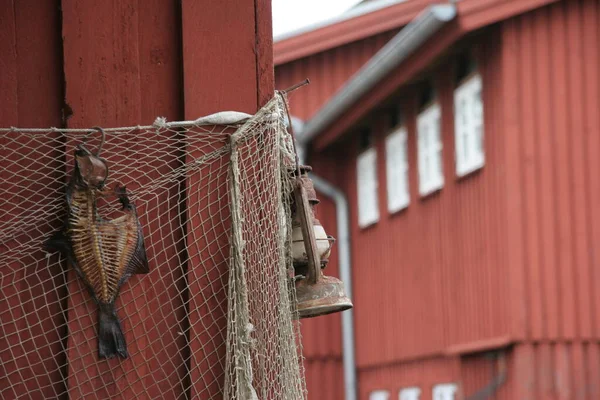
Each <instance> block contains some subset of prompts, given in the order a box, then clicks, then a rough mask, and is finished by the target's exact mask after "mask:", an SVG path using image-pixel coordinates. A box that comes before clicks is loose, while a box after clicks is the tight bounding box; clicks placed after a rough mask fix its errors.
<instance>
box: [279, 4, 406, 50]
mask: <svg viewBox="0 0 600 400" xmlns="http://www.w3.org/2000/svg"><path fill="white" fill-rule="evenodd" d="M406 1H407V0H379V1H374V2H370V3H364V4H359V5H356V6H355V7H354V8H350V9H349V10H347V11H345V12H343V13H341V14H340V15H336V16H335V17H332V18H328V19H326V20H323V21H320V22H317V23H314V24H310V25H306V26H303V27H302V28H298V29H294V30H292V31H290V32H286V33H281V34H279V35H275V36H273V43H278V42H282V41H284V40H287V39H291V38H293V37H297V36H300V35H302V34H305V33H308V32H311V31H314V30H316V29H321V28H324V27H326V26H331V25H334V24H337V23H340V22H343V21H347V20H349V19H352V18H357V17H360V16H362V15H365V14H369V13H372V12H375V11H378V10H381V9H382V8H386V7H390V6H393V5H395V4H398V3H404V2H406Z"/></svg>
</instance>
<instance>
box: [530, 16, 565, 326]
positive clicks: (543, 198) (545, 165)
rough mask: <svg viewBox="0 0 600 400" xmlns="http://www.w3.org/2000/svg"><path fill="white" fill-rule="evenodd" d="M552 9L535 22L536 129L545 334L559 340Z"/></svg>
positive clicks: (538, 17) (537, 17)
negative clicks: (537, 137)
mask: <svg viewBox="0 0 600 400" xmlns="http://www.w3.org/2000/svg"><path fill="white" fill-rule="evenodd" d="M548 17H549V13H548V10H542V11H540V12H539V13H538V14H537V16H536V18H535V20H534V26H535V29H534V34H535V43H536V46H535V49H534V52H535V60H536V64H537V65H540V66H543V67H542V68H538V69H537V72H536V75H535V79H536V85H535V90H536V98H537V100H538V104H537V110H538V112H537V116H536V119H537V121H536V126H537V127H538V129H539V132H540V140H539V148H538V153H539V160H540V165H541V166H542V167H541V168H540V179H539V190H540V193H541V195H540V203H539V206H540V214H539V215H540V218H539V221H538V224H539V225H540V235H541V238H540V240H541V244H540V245H541V248H542V252H541V257H540V261H541V262H542V265H543V266H544V269H543V271H542V274H543V276H542V281H541V286H542V288H543V302H544V307H543V310H544V314H543V318H542V321H543V322H544V324H545V335H546V336H547V337H549V338H556V337H557V335H558V329H559V324H560V322H559V314H558V302H559V300H560V299H559V297H558V296H557V295H556V293H557V292H558V276H557V273H556V263H557V261H556V257H555V256H554V253H553V251H554V249H555V248H556V230H555V226H554V218H555V215H556V200H555V197H556V196H554V193H555V190H556V189H555V187H556V182H555V179H554V170H555V169H556V168H557V166H556V165H555V162H554V160H555V155H554V151H555V150H554V143H553V141H552V140H550V138H551V130H552V106H551V89H550V88H551V83H552V80H551V77H550V69H549V68H548V66H549V65H550V53H549V50H550V48H551V40H552V35H551V32H550V29H549V21H548Z"/></svg>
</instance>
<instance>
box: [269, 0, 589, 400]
mask: <svg viewBox="0 0 600 400" xmlns="http://www.w3.org/2000/svg"><path fill="white" fill-rule="evenodd" d="M365 43H366V42H365ZM598 43H600V4H598V2H597V1H594V0H578V1H562V2H558V3H556V4H553V5H551V6H547V7H544V8H540V9H537V10H534V11H531V12H529V13H526V14H523V15H521V16H518V17H514V18H511V19H509V20H506V21H503V22H501V23H499V24H496V25H495V26H492V27H488V28H486V30H485V31H483V32H482V34H481V35H479V36H478V37H472V38H467V39H465V42H464V44H466V45H471V46H473V47H474V48H479V50H478V54H479V68H480V71H481V73H482V74H483V79H484V89H483V90H484V107H485V110H484V115H485V151H486V165H485V167H484V168H483V169H482V170H481V171H478V172H476V173H474V174H471V175H470V176H467V177H465V178H461V179H457V178H456V176H455V173H454V132H453V124H454V123H453V115H452V89H453V87H452V84H451V76H450V75H451V68H450V66H451V63H450V60H449V59H445V60H444V59H442V60H438V61H441V62H440V63H439V64H436V65H438V66H437V67H435V68H434V69H430V70H429V72H428V73H430V74H431V76H433V77H434V81H435V83H436V88H437V90H438V93H439V101H440V102H441V105H442V121H443V140H444V149H443V157H444V173H445V182H446V183H445V186H444V188H443V189H442V190H441V191H440V192H439V193H437V194H434V195H430V196H427V197H426V198H420V197H419V196H418V186H417V184H418V177H417V168H416V163H417V159H416V138H415V102H416V95H415V94H416V91H417V90H418V85H413V84H410V85H408V86H405V87H403V88H400V91H399V97H398V101H400V102H401V104H402V105H403V111H404V112H405V115H406V117H407V128H408V130H409V139H408V146H409V168H410V169H409V171H410V172H409V175H410V192H411V204H410V206H409V207H408V209H406V210H404V211H401V212H399V213H397V214H394V215H389V214H388V213H387V204H386V187H385V185H386V180H385V155H384V137H385V134H386V127H385V117H384V116H383V114H382V113H381V112H380V111H378V110H374V112H373V113H371V114H370V116H367V117H366V118H367V119H365V120H363V122H369V123H370V124H371V126H372V127H373V129H374V137H375V146H376V148H377V151H378V177H379V202H380V204H379V208H380V214H381V218H380V221H379V222H378V223H377V224H376V225H375V226H372V227H370V228H367V229H359V228H358V226H357V223H356V221H357V205H356V196H357V194H356V164H355V163H356V155H357V153H358V150H357V145H356V143H355V139H354V138H353V137H352V136H351V135H348V134H346V135H345V136H344V138H342V139H340V140H338V141H337V142H336V143H335V144H334V145H333V146H329V147H328V148H327V150H325V151H324V152H320V153H313V154H312V160H310V161H311V162H312V164H313V165H314V166H315V167H317V168H316V172H317V173H319V174H322V175H327V177H328V178H329V179H330V180H332V182H333V183H334V184H336V185H338V186H339V187H341V188H342V189H343V190H344V191H345V192H346V194H347V195H348V198H349V201H350V210H351V226H352V232H351V237H352V248H353V252H352V258H353V281H354V304H355V325H356V330H355V332H356V340H357V344H356V349H357V364H358V371H359V388H360V393H361V398H366V396H367V394H368V393H369V392H370V391H371V390H375V389H388V390H392V389H393V390H394V391H395V390H397V389H398V388H399V387H401V386H403V385H405V384H406V385H414V384H415V382H417V383H418V382H421V385H423V386H422V389H423V392H424V394H426V397H424V399H428V398H429V397H427V396H430V389H431V387H430V386H428V385H431V383H429V382H434V383H440V382H443V381H444V379H453V380H456V381H458V382H460V383H461V384H462V390H464V392H465V394H467V395H468V394H472V393H473V392H474V391H476V390H478V389H479V388H480V387H481V386H483V385H485V384H486V383H487V381H488V380H489V378H490V374H488V372H489V371H490V370H491V367H490V366H489V365H487V361H486V360H484V359H482V358H481V357H473V358H471V357H469V358H465V359H463V360H462V361H460V362H453V361H452V359H448V358H444V357H443V356H442V353H443V351H444V349H446V348H448V346H451V345H457V344H465V343H469V342H472V341H476V340H482V339H491V338H499V337H508V338H511V339H513V340H516V341H518V342H520V343H522V344H518V345H517V346H515V347H514V350H513V351H512V352H511V353H510V355H509V359H508V369H509V372H508V374H509V378H508V381H507V382H506V384H505V385H504V386H503V387H502V389H501V390H500V391H499V392H498V393H497V394H496V398H497V399H521V398H535V399H538V398H539V399H547V398H552V399H579V398H581V399H584V398H585V399H592V398H598V397H599V395H598V390H600V389H599V387H598V384H597V382H599V381H600V376H599V374H600V372H599V369H600V364H599V361H598V358H599V357H600V356H599V354H600V353H599V348H598V340H599V339H600V306H598V304H600V290H597V287H598V286H599V284H600V272H598V268H597V261H598V260H600V250H599V249H598V246H595V245H594V244H595V243H598V242H599V241H600V211H598V210H600V207H598V206H600V180H598V179H597V177H596V175H595V173H594V171H598V170H600V161H598V160H599V159H600V158H599V157H598V151H599V150H600V135H599V132H600V116H599V114H598V110H599V109H600V79H599V72H598V71H599V70H600V65H599V63H600V60H599V56H600V48H599V46H598ZM477 44H479V47H478V46H477ZM345 53H347V54H345ZM359 54H360V50H359V46H358V44H354V45H348V46H347V47H345V48H343V49H338V50H337V51H328V52H327V53H325V54H321V55H318V56H312V57H311V58H308V59H304V60H299V61H297V62H294V63H290V64H286V65H283V66H281V67H278V68H279V70H278V72H277V77H278V79H280V80H279V81H278V86H280V87H284V86H286V85H287V84H288V83H292V82H295V81H299V80H301V78H303V77H304V76H308V77H310V78H311V79H313V85H311V86H310V87H309V88H310V92H309V90H308V89H307V90H306V92H305V93H303V94H302V95H301V94H300V91H299V92H298V95H296V96H297V97H293V98H292V110H293V111H294V113H295V114H296V115H298V116H301V117H303V118H306V117H310V116H311V115H312V114H313V113H314V112H315V110H316V109H317V108H318V107H319V106H320V104H322V103H323V102H324V101H326V99H327V98H329V97H330V96H331V94H333V93H334V92H335V90H336V89H337V88H338V87H339V85H341V83H332V82H338V80H337V77H338V76H339V78H340V79H341V81H340V82H343V81H344V80H346V79H347V77H348V76H350V75H351V74H350V73H348V72H346V71H347V70H345V68H348V65H349V64H351V61H352V60H356V61H359V60H363V58H362V57H360V56H358V55H359ZM417 56H418V55H417ZM365 59H366V56H365ZM316 60H319V61H316ZM286 68H287V69H286ZM317 68H328V70H327V71H320V72H319V73H317V72H315V73H314V75H317V76H324V75H327V76H334V77H336V78H331V79H329V80H328V81H326V80H325V79H321V80H315V78H314V77H313V76H311V74H307V71H309V72H312V71H313V70H315V69H317ZM353 68H354V71H355V70H356V69H357V68H358V66H356V67H354V66H353ZM291 70H293V71H296V72H295V73H296V74H297V75H295V76H293V77H292V78H289V76H291ZM286 79H287V80H286ZM316 79H320V78H316ZM281 80H284V81H285V84H280V82H281ZM321 86H324V87H321ZM347 133H350V132H347ZM323 210H327V213H329V212H331V213H333V209H330V208H329V206H327V207H323ZM321 219H322V220H323V221H325V219H326V218H323V217H322V218H321ZM331 224H333V220H332V221H331ZM324 225H325V222H324ZM325 226H326V229H328V230H332V227H330V226H327V225H325ZM311 324H312V322H311ZM314 324H315V325H313V326H312V329H313V330H312V331H311V333H310V335H308V336H307V335H305V342H304V343H305V348H306V349H307V355H308V359H309V362H308V363H307V365H308V368H312V367H311V363H310V360H311V358H310V357H312V355H311V354H312V353H311V351H312V349H313V346H317V341H320V340H323V338H324V337H325V336H328V335H331V331H330V330H329V327H327V328H325V327H326V326H327V325H326V324H325V322H323V323H321V322H319V323H317V322H315V323H314ZM325 329H328V330H325ZM336 335H337V332H336ZM313 341H314V342H313ZM319 345H321V344H319ZM328 346H331V345H329V344H328V345H327V346H326V347H325V348H330V352H329V353H328V355H329V356H331V357H335V356H337V353H336V350H337V349H336V348H335V346H333V347H328ZM315 354H317V353H315ZM318 355H319V356H320V357H323V353H322V350H319V352H318ZM315 356H316V355H315ZM421 364H422V365H425V364H427V366H428V367H427V368H426V369H423V368H421V367H414V369H411V368H412V366H415V365H421ZM486 365H487V366H486ZM459 366H460V368H459ZM419 368H420V369H419ZM404 369H406V370H411V371H417V372H411V373H412V374H414V375H412V376H414V379H412V380H411V379H407V380H404V378H402V377H403V376H404V375H403V373H404V372H400V371H401V370H402V371H404ZM436 370H437V371H439V372H435V373H434V372H432V371H436ZM312 376H313V375H311V374H310V373H309V374H308V379H309V382H310V379H317V378H312ZM405 381H406V383H405ZM396 393H397V392H394V393H393V396H396ZM320 398H324V397H320Z"/></svg>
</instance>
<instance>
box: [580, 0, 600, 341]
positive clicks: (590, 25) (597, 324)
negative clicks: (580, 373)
mask: <svg viewBox="0 0 600 400" xmlns="http://www.w3.org/2000/svg"><path fill="white" fill-rule="evenodd" d="M582 18H583V23H582V28H583V47H584V49H585V62H584V63H583V68H584V69H583V75H584V76H583V79H584V82H585V84H584V101H583V104H584V110H585V121H584V126H583V129H584V131H585V135H586V137H587V138H588V142H587V149H586V151H587V166H586V168H587V170H588V171H589V176H588V180H587V185H589V186H588V187H589V189H588V190H589V191H588V193H589V196H590V202H589V204H588V206H589V215H590V220H589V221H588V225H587V228H588V235H589V238H590V241H591V243H592V244H593V245H592V247H591V249H590V250H589V256H588V257H589V268H590V271H589V276H590V281H589V282H588V285H589V286H588V287H589V289H588V290H589V291H590V292H591V293H592V299H591V304H590V307H591V312H592V323H593V325H592V328H593V336H594V337H599V336H600V290H598V287H600V286H599V285H600V271H599V270H598V267H597V265H598V260H600V246H596V245H595V243H600V180H598V179H594V173H593V171H598V170H599V169H600V158H599V157H598V156H597V154H598V149H600V135H598V134H597V132H598V131H600V115H599V114H598V108H599V107H600V77H599V76H598V70H599V68H600V59H599V57H600V49H598V38H599V37H600V5H598V3H597V2H593V1H586V2H584V9H583V17H582Z"/></svg>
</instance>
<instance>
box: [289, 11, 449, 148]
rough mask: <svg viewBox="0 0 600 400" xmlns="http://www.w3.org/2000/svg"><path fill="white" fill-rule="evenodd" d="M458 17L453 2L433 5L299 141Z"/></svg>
mask: <svg viewBox="0 0 600 400" xmlns="http://www.w3.org/2000/svg"><path fill="white" fill-rule="evenodd" d="M455 17H456V7H455V6H454V5H452V4H443V5H433V6H429V7H428V8H427V9H426V10H425V11H424V12H422V13H421V14H419V15H418V16H417V17H416V18H415V19H414V20H413V21H412V22H410V23H409V24H408V25H407V26H406V27H404V29H402V30H401V31H400V32H399V33H398V34H396V36H394V37H393V38H392V39H391V40H390V41H389V42H388V43H387V44H386V45H385V46H384V47H383V48H381V50H379V51H378V52H377V53H376V54H375V55H374V56H373V57H372V58H371V59H370V60H369V61H368V62H367V63H366V64H365V65H364V66H363V67H362V68H361V69H360V70H358V72H357V73H356V74H355V75H354V76H353V77H352V78H351V79H350V80H349V81H348V83H347V84H346V85H344V86H343V87H342V88H341V89H340V90H339V91H338V92H337V93H336V94H335V95H334V96H333V98H332V99H331V100H330V101H328V102H327V104H326V105H325V106H324V107H323V108H321V110H320V111H319V112H318V113H317V114H316V115H315V116H314V117H313V118H311V119H310V120H309V121H308V122H307V124H306V125H305V127H304V130H303V132H302V134H301V135H300V136H299V137H298V140H299V141H300V142H301V143H303V144H306V143H308V142H310V141H311V140H312V139H313V138H314V137H315V136H316V135H318V134H319V132H321V131H322V130H323V129H324V128H326V127H327V126H329V125H330V124H331V123H333V122H334V121H335V119H336V118H337V117H339V116H340V115H341V114H342V113H343V112H344V110H345V109H346V108H348V106H350V105H351V104H352V103H354V102H355V101H357V100H358V99H359V98H360V97H361V96H362V95H364V94H365V93H366V92H367V91H368V90H369V89H371V88H372V87H373V86H374V85H375V84H377V83H378V82H379V81H380V80H381V79H382V78H383V77H384V76H385V75H387V74H388V73H389V72H390V71H392V70H393V69H394V68H396V67H397V66H398V65H400V64H401V63H402V62H403V61H404V60H405V59H407V58H408V57H409V56H410V55H411V54H413V53H414V52H415V50H417V49H418V48H419V47H420V46H421V45H422V44H423V43H424V42H425V41H427V39H429V38H430V37H431V36H433V34H434V33H436V32H437V31H438V30H439V29H440V28H441V27H442V26H444V25H445V24H446V23H448V22H450V21H452V20H453V19H454V18H455Z"/></svg>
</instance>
